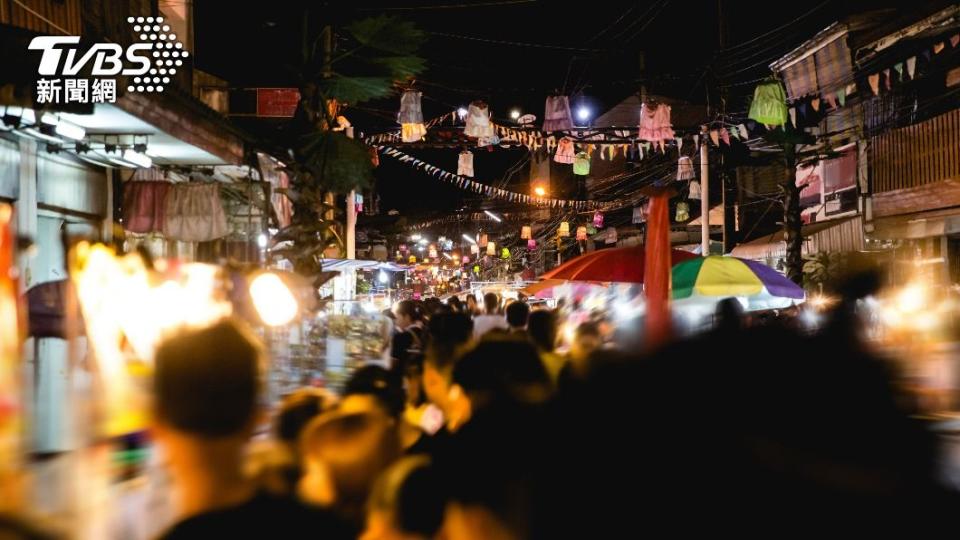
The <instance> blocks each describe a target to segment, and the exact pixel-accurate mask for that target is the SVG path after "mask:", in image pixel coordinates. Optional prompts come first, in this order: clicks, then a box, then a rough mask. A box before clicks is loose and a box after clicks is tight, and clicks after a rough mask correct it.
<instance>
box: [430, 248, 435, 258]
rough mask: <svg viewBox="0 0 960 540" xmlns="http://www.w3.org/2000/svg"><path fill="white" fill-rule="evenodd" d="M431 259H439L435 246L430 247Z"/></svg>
mask: <svg viewBox="0 0 960 540" xmlns="http://www.w3.org/2000/svg"><path fill="white" fill-rule="evenodd" d="M430 258H431V259H436V258H437V248H436V247H435V246H430Z"/></svg>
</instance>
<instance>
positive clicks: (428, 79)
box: [195, 0, 909, 215]
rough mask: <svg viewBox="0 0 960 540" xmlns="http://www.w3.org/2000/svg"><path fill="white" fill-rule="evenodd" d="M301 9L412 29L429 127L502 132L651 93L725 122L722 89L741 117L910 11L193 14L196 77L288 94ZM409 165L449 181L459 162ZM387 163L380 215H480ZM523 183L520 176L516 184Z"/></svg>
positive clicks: (707, 6)
mask: <svg viewBox="0 0 960 540" xmlns="http://www.w3.org/2000/svg"><path fill="white" fill-rule="evenodd" d="M464 5H467V6H469V7H463V6H464ZM305 6H310V11H309V12H310V17H309V24H311V25H316V27H320V26H322V25H323V24H326V23H327V22H331V23H333V24H334V25H335V26H336V25H338V24H344V23H345V22H348V21H351V20H354V19H357V18H361V17H365V16H371V15H376V14H379V13H388V14H391V15H395V16H397V17H401V18H404V19H407V20H411V21H413V22H415V23H416V24H417V25H418V26H419V27H420V28H421V29H423V30H424V31H426V32H427V33H428V34H429V40H428V42H427V44H426V46H425V47H424V48H423V49H422V51H421V53H420V54H421V56H423V57H425V58H426V59H427V61H428V66H429V67H428V69H427V71H426V72H425V73H423V74H422V75H421V77H419V78H418V79H417V87H418V88H419V89H420V90H421V91H422V92H423V108H424V116H425V117H426V118H428V119H429V118H432V117H435V116H438V115H440V114H443V113H447V112H450V111H451V110H453V109H455V108H456V107H457V106H465V105H466V104H468V103H469V102H470V101H472V100H473V99H478V98H480V99H484V100H486V101H488V102H489V103H490V104H491V109H492V111H493V113H494V116H495V118H498V119H501V120H502V121H505V122H508V121H506V120H505V118H506V116H507V114H508V112H509V110H510V109H513V108H519V109H521V110H522V111H524V112H529V113H532V114H535V115H536V116H537V117H538V120H540V119H542V116H543V106H544V98H545V97H546V95H548V94H550V93H552V92H554V91H555V90H559V91H561V92H562V93H565V94H568V95H570V96H571V102H572V104H578V103H580V102H584V103H588V104H589V105H590V107H591V109H593V110H594V111H596V114H600V113H602V112H603V111H604V110H605V109H606V108H608V107H610V106H613V105H615V104H616V103H618V102H619V101H620V100H622V99H623V98H625V97H627V96H629V95H631V94H633V93H636V92H637V91H638V89H639V87H640V85H641V84H642V85H644V86H645V87H646V89H647V91H648V92H650V93H654V94H660V95H664V96H670V97H673V98H678V99H683V100H686V101H689V102H691V103H694V104H700V105H708V106H709V107H710V111H711V114H716V113H718V112H719V104H720V96H721V87H722V88H723V90H724V91H725V93H726V100H727V101H726V111H727V113H728V114H729V115H731V116H732V117H736V116H737V115H740V116H742V115H744V113H745V111H746V108H747V104H748V100H749V96H750V95H751V94H752V91H753V87H754V86H755V84H756V81H757V80H758V79H760V78H762V77H763V76H765V75H767V74H769V69H768V67H767V66H768V65H769V63H770V62H771V61H772V60H774V59H776V58H778V57H779V56H781V55H782V54H784V53H785V52H787V51H789V50H790V49H792V48H794V47H796V46H797V45H798V44H800V43H802V42H803V41H805V40H806V39H809V38H810V37H812V36H813V35H814V34H815V33H816V32H817V31H819V30H821V29H823V28H824V27H826V26H827V25H828V24H830V23H831V22H833V21H835V20H837V19H839V18H841V17H842V16H844V15H846V14H848V13H853V12H859V11H864V10H868V9H877V8H880V7H885V6H896V7H900V8H902V9H907V8H908V7H909V5H907V4H906V3H904V2H891V1H872V2H867V1H854V2H851V1H842V0H826V1H813V2H789V3H788V2H770V1H769V0H765V1H759V0H737V1H732V0H726V1H717V0H705V1H682V2H681V1H672V0H656V1H650V2H621V1H602V2H588V3H575V4H566V3H563V4H561V3H560V2H555V1H546V0H540V1H525V0H473V1H466V0H440V1H436V2H424V1H422V0H397V1H393V2H370V1H351V2H327V3H324V2H301V1H291V2H283V1H273V2H268V3H256V4H239V3H237V2H232V1H230V2H228V1H225V0H197V1H196V2H195V16H196V26H195V38H196V52H195V64H196V67H197V68H199V69H201V70H204V71H207V72H209V73H212V74H214V75H216V76H219V77H222V78H224V79H226V80H228V81H230V82H231V84H232V85H233V86H235V87H239V88H243V87H257V86H281V87H282V86H296V76H295V73H296V72H295V68H294V66H295V65H296V63H297V60H298V58H299V54H300V52H299V51H300V35H301V28H302V25H303V21H304V13H305ZM721 15H722V16H721ZM721 21H722V26H723V31H724V34H725V47H724V48H723V49H721V47H720V39H721V37H720V32H721ZM398 104H399V99H398V97H397V96H393V97H391V98H389V99H384V100H380V101H375V102H369V103H364V104H360V105H358V106H356V107H353V108H351V110H350V111H349V113H348V116H349V118H350V119H351V121H352V122H353V123H354V125H355V126H357V127H358V128H359V129H361V130H363V131H364V132H367V133H371V132H381V131H386V130H391V129H395V128H396V124H395V123H394V120H395V116H396V110H397V108H398ZM273 128H274V129H279V128H280V126H273ZM268 133H269V132H268ZM410 153H411V154H413V155H416V156H417V157H420V158H422V159H424V160H426V161H428V162H429V163H432V164H434V165H437V166H440V167H443V168H446V169H447V170H452V171H454V172H456V158H457V156H456V154H457V150H455V149H449V150H419V151H410ZM523 157H524V152H523V151H521V150H517V149H513V150H497V151H495V152H493V154H492V155H489V156H488V155H481V156H479V157H478V158H477V167H476V168H477V169H478V174H479V176H480V178H479V179H480V180H484V181H493V180H499V179H501V178H502V176H503V174H504V172H505V171H506V170H507V169H508V168H509V167H511V166H512V165H514V164H515V163H516V162H517V161H518V160H520V159H522V158H523ZM381 162H382V165H381V167H380V168H379V169H378V171H377V178H378V180H377V182H378V191H379V193H380V195H381V197H382V204H381V209H382V210H383V211H386V210H388V209H398V210H400V211H401V213H402V214H404V215H407V214H412V215H420V214H423V215H427V214H430V213H434V212H441V213H443V212H447V213H449V212H450V211H453V210H456V209H458V208H462V207H468V208H479V207H481V206H482V204H483V203H484V201H482V200H478V199H476V198H474V199H471V198H470V196H469V195H466V194H464V193H463V192H461V191H459V190H457V189H456V188H453V187H451V186H449V185H447V184H444V183H442V182H439V181H437V180H435V179H432V178H430V177H428V176H426V175H423V174H420V173H416V172H414V171H412V170H411V169H410V168H409V167H408V166H405V165H402V164H398V163H396V162H395V161H393V160H391V159H382V160H381ZM481 171H482V172H481ZM526 178H527V175H526V173H525V172H521V173H520V174H518V175H517V176H516V178H515V179H514V180H516V181H525V180H526ZM486 204H487V205H488V206H486V207H489V206H490V203H489V202H488V201H487V202H486ZM502 206H503V205H498V208H501V209H502Z"/></svg>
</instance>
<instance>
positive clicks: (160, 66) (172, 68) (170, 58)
mask: <svg viewBox="0 0 960 540" xmlns="http://www.w3.org/2000/svg"><path fill="white" fill-rule="evenodd" d="M127 22H128V23H130V24H132V25H133V31H134V32H136V33H137V36H138V37H139V38H140V41H143V42H147V43H151V44H152V45H153V51H152V52H151V53H150V55H151V57H152V58H153V62H154V66H153V67H151V68H150V71H149V72H147V73H145V74H143V75H142V76H140V77H134V78H133V83H132V84H130V85H129V86H127V92H163V88H164V85H166V84H169V83H170V76H171V75H176V74H177V68H179V67H180V66H182V65H183V59H184V58H186V57H188V56H190V53H189V52H187V51H185V50H183V43H180V42H179V41H177V35H176V34H174V33H173V31H172V30H171V28H170V25H168V24H163V17H127Z"/></svg>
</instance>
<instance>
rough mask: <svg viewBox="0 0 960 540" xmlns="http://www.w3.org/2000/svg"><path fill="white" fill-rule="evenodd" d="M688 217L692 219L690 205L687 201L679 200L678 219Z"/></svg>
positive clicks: (683, 219) (682, 219) (685, 219)
mask: <svg viewBox="0 0 960 540" xmlns="http://www.w3.org/2000/svg"><path fill="white" fill-rule="evenodd" d="M688 219H690V205H689V204H687V203H685V202H678V203H677V215H676V221H678V222H679V221H687V220H688Z"/></svg>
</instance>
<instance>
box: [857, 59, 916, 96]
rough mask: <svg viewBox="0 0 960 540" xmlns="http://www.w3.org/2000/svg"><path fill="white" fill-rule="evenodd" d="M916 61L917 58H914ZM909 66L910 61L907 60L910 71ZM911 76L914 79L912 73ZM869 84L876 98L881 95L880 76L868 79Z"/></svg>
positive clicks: (871, 76) (877, 74)
mask: <svg viewBox="0 0 960 540" xmlns="http://www.w3.org/2000/svg"><path fill="white" fill-rule="evenodd" d="M914 60H916V58H914ZM909 66H910V61H909V60H907V68H908V69H909ZM910 76H911V77H913V74H912V73H911V74H910ZM867 82H868V83H869V84H870V90H873V95H875V96H878V95H880V74H879V73H874V74H873V75H870V76H869V77H867Z"/></svg>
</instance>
